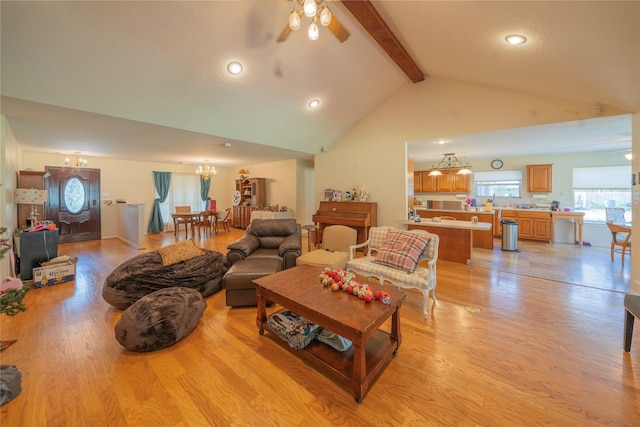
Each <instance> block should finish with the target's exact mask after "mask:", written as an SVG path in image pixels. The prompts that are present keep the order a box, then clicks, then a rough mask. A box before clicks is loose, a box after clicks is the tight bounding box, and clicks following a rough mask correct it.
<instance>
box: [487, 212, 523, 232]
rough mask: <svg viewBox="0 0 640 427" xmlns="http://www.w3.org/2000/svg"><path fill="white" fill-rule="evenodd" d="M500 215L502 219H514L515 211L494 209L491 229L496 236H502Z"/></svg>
mask: <svg viewBox="0 0 640 427" xmlns="http://www.w3.org/2000/svg"><path fill="white" fill-rule="evenodd" d="M500 216H502V219H505V220H509V221H516V211H515V210H502V211H500V210H496V211H495V215H494V218H495V219H494V222H493V231H494V233H495V234H494V235H495V236H496V237H501V236H502V224H501V223H500ZM518 231H519V230H518Z"/></svg>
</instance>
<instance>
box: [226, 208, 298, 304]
mask: <svg viewBox="0 0 640 427" xmlns="http://www.w3.org/2000/svg"><path fill="white" fill-rule="evenodd" d="M301 248H302V233H301V227H300V224H297V223H296V220H295V219H290V218H287V219H254V220H253V221H252V222H251V224H250V225H249V227H248V228H247V232H246V234H245V235H244V236H242V238H240V239H239V240H236V241H235V242H233V243H232V244H230V245H229V246H227V249H228V252H227V261H228V263H229V264H231V268H229V270H228V271H227V273H226V274H225V275H224V279H223V286H224V288H225V290H226V292H225V294H226V295H225V298H226V303H227V305H228V306H231V307H245V306H249V305H256V303H257V297H256V288H255V286H254V285H253V280H255V279H258V278H260V277H264V276H268V275H269V274H273V273H276V272H278V271H280V270H284V269H286V268H290V267H293V266H295V265H296V259H297V258H298V257H299V256H300V254H301V253H302V251H301Z"/></svg>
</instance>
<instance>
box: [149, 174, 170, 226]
mask: <svg viewBox="0 0 640 427" xmlns="http://www.w3.org/2000/svg"><path fill="white" fill-rule="evenodd" d="M153 182H154V184H155V186H156V192H157V193H158V198H157V199H155V200H154V201H153V206H152V207H151V219H150V220H149V227H148V228H147V233H149V234H157V233H162V232H163V231H164V221H163V220H162V214H161V213H160V203H162V202H164V201H165V200H167V195H168V194H169V183H170V182H171V172H156V171H153Z"/></svg>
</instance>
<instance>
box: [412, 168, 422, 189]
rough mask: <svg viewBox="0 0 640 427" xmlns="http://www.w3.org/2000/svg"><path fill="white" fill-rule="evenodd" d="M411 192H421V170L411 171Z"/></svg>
mask: <svg viewBox="0 0 640 427" xmlns="http://www.w3.org/2000/svg"><path fill="white" fill-rule="evenodd" d="M413 192H414V193H422V172H414V173H413Z"/></svg>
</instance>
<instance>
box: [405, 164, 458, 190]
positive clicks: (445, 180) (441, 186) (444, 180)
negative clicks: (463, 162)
mask: <svg viewBox="0 0 640 427" xmlns="http://www.w3.org/2000/svg"><path fill="white" fill-rule="evenodd" d="M459 170H460V169H451V170H443V171H441V172H442V175H436V176H431V175H429V171H418V172H414V175H413V176H414V185H415V191H416V193H468V192H469V187H470V186H469V181H470V180H469V175H459V174H458V171H459ZM418 178H419V179H420V185H419V187H420V189H418V184H417V182H418Z"/></svg>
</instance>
